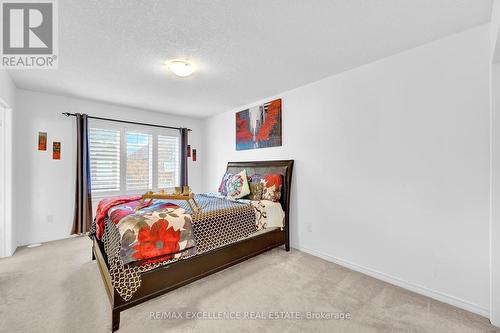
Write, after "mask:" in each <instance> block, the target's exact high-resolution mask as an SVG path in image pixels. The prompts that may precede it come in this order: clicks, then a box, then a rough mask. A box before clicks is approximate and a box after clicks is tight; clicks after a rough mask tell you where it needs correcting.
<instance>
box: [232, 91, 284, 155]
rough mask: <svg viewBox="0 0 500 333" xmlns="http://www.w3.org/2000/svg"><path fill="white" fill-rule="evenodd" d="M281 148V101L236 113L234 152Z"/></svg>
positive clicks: (276, 100)
mask: <svg viewBox="0 0 500 333" xmlns="http://www.w3.org/2000/svg"><path fill="white" fill-rule="evenodd" d="M276 146H281V99H275V100H274V101H271V102H268V103H264V104H262V105H257V106H254V107H252V108H249V109H246V110H243V111H240V112H237V113H236V150H246V149H256V148H267V147H276Z"/></svg>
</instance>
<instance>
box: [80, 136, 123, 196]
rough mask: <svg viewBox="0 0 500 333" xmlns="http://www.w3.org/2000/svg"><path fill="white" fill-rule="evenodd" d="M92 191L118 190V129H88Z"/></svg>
mask: <svg viewBox="0 0 500 333" xmlns="http://www.w3.org/2000/svg"><path fill="white" fill-rule="evenodd" d="M88 134H89V136H88V138H89V153H90V176H91V180H92V192H113V191H116V192H118V191H120V131H119V130H111V129H102V128H90V129H89V133H88Z"/></svg>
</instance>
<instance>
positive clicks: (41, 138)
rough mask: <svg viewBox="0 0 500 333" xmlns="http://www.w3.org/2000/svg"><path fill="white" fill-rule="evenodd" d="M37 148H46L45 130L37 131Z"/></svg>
mask: <svg viewBox="0 0 500 333" xmlns="http://www.w3.org/2000/svg"><path fill="white" fill-rule="evenodd" d="M38 150H47V132H38Z"/></svg>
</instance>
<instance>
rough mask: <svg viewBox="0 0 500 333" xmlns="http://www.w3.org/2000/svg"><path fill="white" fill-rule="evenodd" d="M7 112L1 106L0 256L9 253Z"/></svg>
mask: <svg viewBox="0 0 500 333" xmlns="http://www.w3.org/2000/svg"><path fill="white" fill-rule="evenodd" d="M5 114H6V110H5V109H4V108H3V107H2V106H0V258H1V257H5V256H6V255H7V249H6V243H7V234H6V233H7V228H6V225H5V223H6V216H5V208H6V207H5V180H6V179H5V171H6V169H5V168H6V162H5V160H6V159H5V150H6V147H5V140H6V135H5Z"/></svg>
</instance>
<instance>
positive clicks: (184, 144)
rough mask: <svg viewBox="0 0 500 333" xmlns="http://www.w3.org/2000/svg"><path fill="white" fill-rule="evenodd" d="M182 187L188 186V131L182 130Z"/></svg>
mask: <svg viewBox="0 0 500 333" xmlns="http://www.w3.org/2000/svg"><path fill="white" fill-rule="evenodd" d="M180 131H181V183H180V185H181V186H186V185H188V166H187V161H188V160H187V146H188V129H187V128H181V129H180Z"/></svg>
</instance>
